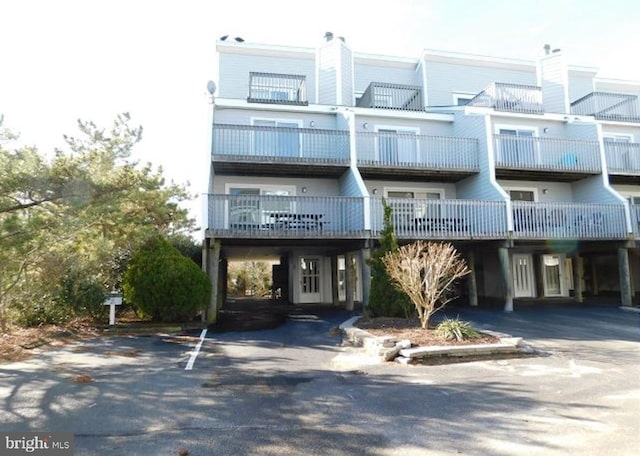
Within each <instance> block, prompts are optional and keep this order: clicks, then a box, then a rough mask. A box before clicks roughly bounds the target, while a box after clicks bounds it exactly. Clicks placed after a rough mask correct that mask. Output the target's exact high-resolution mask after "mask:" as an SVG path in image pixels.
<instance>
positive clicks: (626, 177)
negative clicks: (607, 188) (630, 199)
mask: <svg viewBox="0 0 640 456" xmlns="http://www.w3.org/2000/svg"><path fill="white" fill-rule="evenodd" d="M609 182H611V183H612V184H630V185H640V174H631V173H629V174H622V173H617V172H615V171H609Z"/></svg>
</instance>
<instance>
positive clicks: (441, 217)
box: [371, 198, 507, 239]
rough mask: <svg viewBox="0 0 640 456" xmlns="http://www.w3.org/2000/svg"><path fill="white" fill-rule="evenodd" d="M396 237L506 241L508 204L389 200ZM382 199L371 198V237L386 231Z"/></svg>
mask: <svg viewBox="0 0 640 456" xmlns="http://www.w3.org/2000/svg"><path fill="white" fill-rule="evenodd" d="M386 202H387V204H388V205H389V206H390V207H391V210H392V212H391V218H392V223H393V225H394V228H395V232H396V236H398V237H399V238H406V239H429V238H431V239H504V238H506V237H507V212H506V203H505V202H500V201H475V200H427V199H410V198H387V199H386ZM383 215H384V208H383V204H382V198H371V234H372V235H373V236H378V235H379V234H380V231H381V230H382V228H383Z"/></svg>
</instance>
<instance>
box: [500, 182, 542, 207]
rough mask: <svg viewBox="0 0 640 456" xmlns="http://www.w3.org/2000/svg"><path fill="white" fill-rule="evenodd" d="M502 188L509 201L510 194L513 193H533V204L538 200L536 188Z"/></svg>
mask: <svg viewBox="0 0 640 456" xmlns="http://www.w3.org/2000/svg"><path fill="white" fill-rule="evenodd" d="M502 188H504V190H505V192H506V193H507V196H508V197H509V200H511V194H510V192H512V191H514V192H532V193H533V202H534V203H537V202H538V201H539V200H538V188H537V187H519V186H517V187H512V186H510V185H509V186H503V187H502Z"/></svg>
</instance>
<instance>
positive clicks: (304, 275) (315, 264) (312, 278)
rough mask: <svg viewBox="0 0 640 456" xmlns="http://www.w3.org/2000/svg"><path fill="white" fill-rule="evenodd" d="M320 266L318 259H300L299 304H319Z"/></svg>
mask: <svg viewBox="0 0 640 456" xmlns="http://www.w3.org/2000/svg"><path fill="white" fill-rule="evenodd" d="M320 266H321V261H320V258H319V257H300V302H302V303H304V302H321V297H320V290H321V289H322V280H321V279H322V276H321V274H320Z"/></svg>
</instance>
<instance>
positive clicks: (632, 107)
mask: <svg viewBox="0 0 640 456" xmlns="http://www.w3.org/2000/svg"><path fill="white" fill-rule="evenodd" d="M571 114H576V115H583V116H594V117H595V118H596V119H599V120H612V121H617V122H640V103H639V102H638V96H637V95H631V94H624V93H610V92H592V93H590V94H589V95H585V96H584V97H582V98H580V99H578V100H576V101H574V102H573V103H571Z"/></svg>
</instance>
